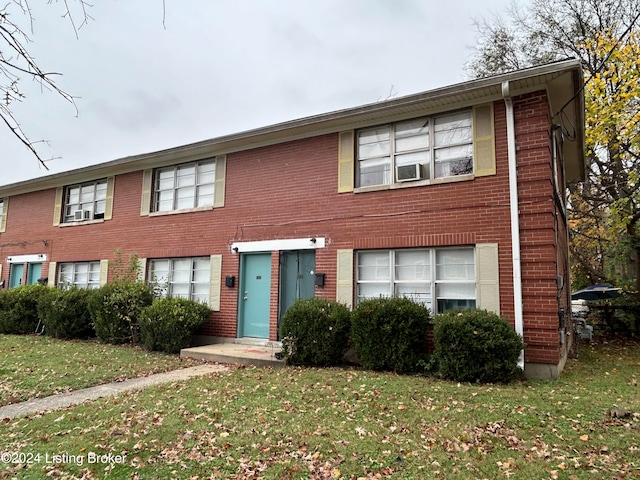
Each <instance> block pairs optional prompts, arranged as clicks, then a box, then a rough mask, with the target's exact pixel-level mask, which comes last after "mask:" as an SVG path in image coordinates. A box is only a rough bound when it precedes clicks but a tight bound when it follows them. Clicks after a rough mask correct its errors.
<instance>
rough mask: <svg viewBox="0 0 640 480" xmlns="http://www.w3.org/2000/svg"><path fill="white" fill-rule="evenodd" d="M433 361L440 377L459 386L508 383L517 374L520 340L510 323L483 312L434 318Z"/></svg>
mask: <svg viewBox="0 0 640 480" xmlns="http://www.w3.org/2000/svg"><path fill="white" fill-rule="evenodd" d="M433 336H434V344H435V352H434V354H433V357H432V360H433V361H434V366H435V370H436V372H437V373H438V374H440V375H441V376H442V377H444V378H447V379H450V380H455V381H459V382H509V381H511V380H513V379H514V378H516V377H517V376H518V375H519V374H520V373H521V371H520V369H519V368H518V357H519V356H520V352H521V351H522V349H523V348H524V343H523V342H522V338H521V337H520V336H519V335H518V334H517V333H516V332H515V330H514V329H513V327H512V326H511V325H510V324H509V322H508V321H507V320H505V319H503V318H501V317H500V316H498V315H496V314H495V313H491V312H487V311H486V310H474V309H473V310H456V311H450V312H446V313H443V314H440V315H437V316H436V318H435V325H434V329H433Z"/></svg>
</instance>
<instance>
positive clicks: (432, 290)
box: [355, 245, 479, 315]
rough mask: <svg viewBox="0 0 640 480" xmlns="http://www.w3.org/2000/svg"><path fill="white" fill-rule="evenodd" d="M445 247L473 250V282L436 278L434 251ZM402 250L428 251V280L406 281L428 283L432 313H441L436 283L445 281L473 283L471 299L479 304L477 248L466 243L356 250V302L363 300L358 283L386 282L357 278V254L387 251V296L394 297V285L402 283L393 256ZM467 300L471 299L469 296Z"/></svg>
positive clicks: (358, 261) (445, 248)
mask: <svg viewBox="0 0 640 480" xmlns="http://www.w3.org/2000/svg"><path fill="white" fill-rule="evenodd" d="M447 249H469V250H473V254H474V262H473V265H474V269H475V275H474V278H473V282H458V281H448V280H438V278H437V263H436V252H437V251H440V250H447ZM402 251H424V252H428V255H429V257H430V259H429V269H430V280H429V281H428V282H418V281H415V282H408V283H425V284H427V285H428V289H429V297H430V299H431V311H432V314H434V315H435V314H437V313H441V312H439V311H438V300H439V299H438V296H437V285H438V284H445V283H453V284H463V283H473V284H474V285H475V296H474V298H473V301H474V302H475V305H476V308H478V305H479V303H478V302H479V297H478V269H477V255H478V251H477V248H476V247H475V246H467V245H461V246H451V247H424V248H423V247H418V248H396V249H394V248H391V249H375V250H359V251H357V252H356V255H355V261H356V265H355V288H356V292H355V300H356V304H357V303H358V302H360V301H363V299H362V298H360V296H359V294H358V293H359V292H358V287H359V285H361V284H363V285H366V284H375V283H378V284H380V283H384V284H386V283H387V282H381V281H379V282H376V281H367V280H364V281H363V280H360V278H359V267H360V260H359V255H360V254H361V253H365V254H366V253H372V252H385V253H388V255H389V273H390V278H389V280H388V284H389V291H388V296H389V297H394V296H395V291H396V285H397V284H400V283H403V282H401V281H398V280H397V279H396V274H395V266H396V265H395V258H396V252H402ZM469 300H472V299H471V298H469Z"/></svg>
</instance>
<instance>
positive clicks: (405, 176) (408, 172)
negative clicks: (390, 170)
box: [396, 163, 422, 182]
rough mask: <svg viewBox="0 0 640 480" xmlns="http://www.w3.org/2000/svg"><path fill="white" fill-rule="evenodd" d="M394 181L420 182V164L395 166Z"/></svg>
mask: <svg viewBox="0 0 640 480" xmlns="http://www.w3.org/2000/svg"><path fill="white" fill-rule="evenodd" d="M396 180H397V181H398V182H412V181H414V180H422V164H421V163H414V164H412V165H398V166H396Z"/></svg>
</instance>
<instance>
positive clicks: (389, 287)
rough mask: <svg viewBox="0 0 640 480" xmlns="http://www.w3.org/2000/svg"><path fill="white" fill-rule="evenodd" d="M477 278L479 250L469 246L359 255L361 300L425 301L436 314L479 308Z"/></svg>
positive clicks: (357, 278)
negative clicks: (458, 309) (394, 297)
mask: <svg viewBox="0 0 640 480" xmlns="http://www.w3.org/2000/svg"><path fill="white" fill-rule="evenodd" d="M475 278H476V272H475V251H474V249H473V248H469V247H464V248H439V249H410V250H409V249H407V250H373V251H360V252H358V254H357V267H356V280H357V284H358V285H357V300H358V301H361V300H364V299H368V298H378V297H392V296H403V297H408V298H412V299H414V300H416V301H418V302H421V303H424V304H425V305H426V306H427V308H429V309H430V310H431V311H432V312H433V313H441V312H444V311H446V310H450V309H454V308H475V306H476V279H475ZM434 299H435V300H434Z"/></svg>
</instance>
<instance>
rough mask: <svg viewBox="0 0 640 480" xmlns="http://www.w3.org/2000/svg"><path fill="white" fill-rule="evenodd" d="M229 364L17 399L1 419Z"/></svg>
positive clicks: (212, 370)
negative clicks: (27, 398) (22, 399)
mask: <svg viewBox="0 0 640 480" xmlns="http://www.w3.org/2000/svg"><path fill="white" fill-rule="evenodd" d="M228 369H229V367H228V366H227V365H216V364H208V363H206V364H202V365H197V366H195V367H189V368H182V369H179V370H172V371H170V372H166V373H156V374H154V375H149V376H147V377H140V378H131V379H129V380H124V381H122V382H111V383H107V384H105V385H98V386H96V387H90V388H84V389H81V390H74V391H71V392H67V393H60V394H58V395H52V396H50V397H44V398H37V399H35V400H28V401H26V402H21V403H14V404H11V405H6V406H4V407H0V421H2V420H3V419H12V418H16V417H20V416H23V415H30V414H34V413H37V412H43V411H46V410H55V409H58V408H66V407H70V406H73V405H79V404H81V403H83V402H86V401H89V400H95V399H97V398H102V397H110V396H114V395H118V394H119V393H122V392H126V391H129V390H139V389H142V388H145V387H150V386H152V385H159V384H162V383H171V382H179V381H182V380H187V379H189V378H192V377H197V376H201V375H207V374H209V373H215V372H222V371H225V370H228Z"/></svg>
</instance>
